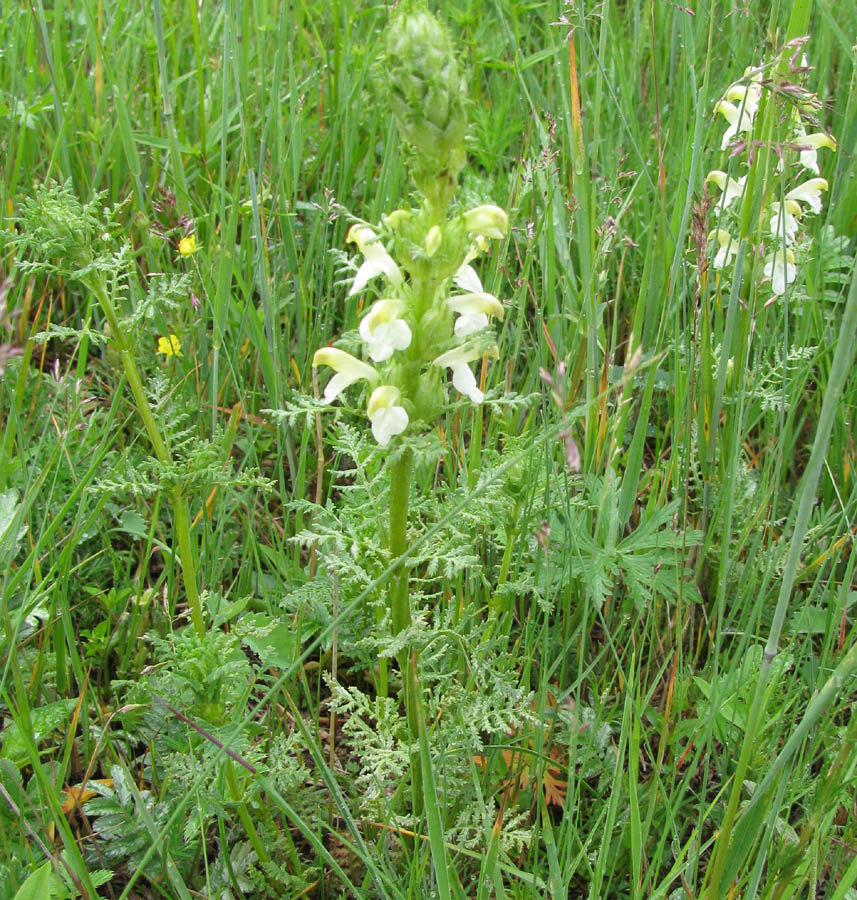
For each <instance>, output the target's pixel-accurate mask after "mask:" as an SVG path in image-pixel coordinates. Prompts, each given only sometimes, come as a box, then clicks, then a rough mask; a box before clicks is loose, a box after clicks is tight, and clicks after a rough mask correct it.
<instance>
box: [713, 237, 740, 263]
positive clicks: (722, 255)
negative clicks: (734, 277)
mask: <svg viewBox="0 0 857 900" xmlns="http://www.w3.org/2000/svg"><path fill="white" fill-rule="evenodd" d="M712 238H715V239H716V240H717V244H718V250H717V253H716V254H715V255H714V259H713V261H712V263H711V265H712V266H714V268H715V269H722V268H724V267H725V266H726V265H728V263H729V260H730V259H732V257H733V256H734V255H735V254H736V253H737V252H738V241H736V240H735V238H733V237H732V235H731V234H729V232H728V231H727V230H726V229H725V228H715V229H714V231H712V232H711V234H709V235H708V240H712Z"/></svg>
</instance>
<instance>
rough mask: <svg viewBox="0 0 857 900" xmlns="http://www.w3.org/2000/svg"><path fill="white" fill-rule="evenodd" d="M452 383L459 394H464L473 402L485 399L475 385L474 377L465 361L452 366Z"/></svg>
mask: <svg viewBox="0 0 857 900" xmlns="http://www.w3.org/2000/svg"><path fill="white" fill-rule="evenodd" d="M452 385H453V387H454V388H455V389H456V390H457V391H458V393H459V394H466V395H467V396H468V397H469V398H470V399H471V400H472V401H473V402H474V403H481V402H482V401H483V400H484V399H485V395H484V394H483V393H482V391H480V390H479V388H478V387H477V385H476V377H475V376H474V374H473V372H471V371H470V366H468V365H467V364H466V363H460V364H459V365H456V366H452Z"/></svg>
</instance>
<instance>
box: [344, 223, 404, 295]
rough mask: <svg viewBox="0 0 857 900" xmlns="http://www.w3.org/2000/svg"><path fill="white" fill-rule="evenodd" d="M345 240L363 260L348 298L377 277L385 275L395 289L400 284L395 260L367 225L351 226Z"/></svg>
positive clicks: (400, 280)
mask: <svg viewBox="0 0 857 900" xmlns="http://www.w3.org/2000/svg"><path fill="white" fill-rule="evenodd" d="M346 240H347V241H349V242H350V243H352V244H357V247H358V249H359V250H360V252H361V253H362V254H363V260H364V262H363V264H362V265H361V266H360V268H359V269H358V270H357V274H356V275H355V276H354V283H353V284H352V285H351V290H350V291H349V292H348V296H349V297H351V296H353V295H354V294H358V293H360V291H362V290H363V288H364V287H366V285H367V284H368V283H369V281H370V280H371V279H372V278H375V276H377V275H386V276H387V280H388V281H389V282H390V284H392V285H395V286H396V287H398V286H399V285H400V284H401V283H402V273H401V271H400V269H399V267H398V266H397V265H396V263H395V260H394V259H393V257H392V256H390V254H389V253H387V251H386V250H385V249H384V245H383V244H382V243H381V241H380V240H379V239H378V236H377V235H376V234H375V232H374V231H373V230H372V229H371V228H370V227H369V226H368V225H352V226H351V228H350V229H349V231H348V237H347V238H346Z"/></svg>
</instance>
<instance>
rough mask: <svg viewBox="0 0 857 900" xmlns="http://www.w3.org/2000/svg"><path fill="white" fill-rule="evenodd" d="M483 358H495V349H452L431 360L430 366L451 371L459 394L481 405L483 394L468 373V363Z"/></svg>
mask: <svg viewBox="0 0 857 900" xmlns="http://www.w3.org/2000/svg"><path fill="white" fill-rule="evenodd" d="M483 356H497V347H496V345H494V346H493V347H489V348H488V349H487V350H485V349H480V348H478V347H469V348H462V347H454V348H453V349H452V350H447V352H446V353H442V354H441V355H440V356H438V357H437V359H435V360H433V362H432V365H435V366H444V367H448V368H450V369H452V384H453V387H454V388H455V389H456V390H457V391H458V392H459V393H460V394H465V395H466V396H468V397H469V398H470V399H471V400H472V401H473V402H474V403H481V402H482V400H483V399H484V394H483V393H482V391H480V390H479V388H478V387H477V386H476V378H475V377H474V375H473V373H472V372H471V371H470V366H469V365H468V364H469V363H471V362H473V361H474V360H475V359H481V358H482V357H483Z"/></svg>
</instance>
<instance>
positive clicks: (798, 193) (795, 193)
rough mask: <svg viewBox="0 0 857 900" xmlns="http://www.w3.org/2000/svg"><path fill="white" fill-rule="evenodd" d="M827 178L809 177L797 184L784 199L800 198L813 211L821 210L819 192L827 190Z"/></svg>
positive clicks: (818, 211)
mask: <svg viewBox="0 0 857 900" xmlns="http://www.w3.org/2000/svg"><path fill="white" fill-rule="evenodd" d="M827 187H828V185H827V180H826V179H824V178H810V179H809V181H805V182H804V183H803V184H799V185H798V186H797V187H796V188H793V189H792V190H790V191H789V192H788V193H787V194H786V200H802V201H803V202H804V203H806V204H807V205H808V206H809V208H810V209H811V210H812V211H813V212H814V213H820V212H821V192H822V191H826V190H827Z"/></svg>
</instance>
